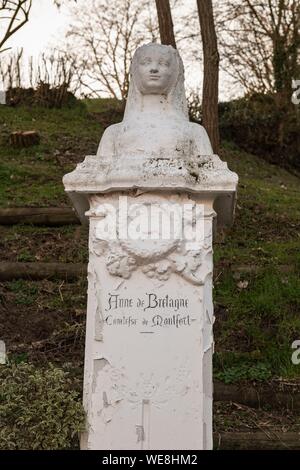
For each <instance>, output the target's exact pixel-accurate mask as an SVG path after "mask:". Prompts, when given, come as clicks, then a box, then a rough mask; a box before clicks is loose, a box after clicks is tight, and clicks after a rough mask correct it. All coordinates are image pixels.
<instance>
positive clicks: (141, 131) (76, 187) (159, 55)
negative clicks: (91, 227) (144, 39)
mask: <svg viewBox="0 0 300 470" xmlns="http://www.w3.org/2000/svg"><path fill="white" fill-rule="evenodd" d="M237 180H238V178H237V175H236V174H235V173H233V172H231V171H230V170H229V169H228V167H227V164H226V163H225V162H222V161H221V160H220V158H219V157H218V156H217V155H215V154H214V153H213V150H212V147H211V144H210V141H209V138H208V135H207V133H206V131H205V129H204V128H203V127H202V126H200V125H199V124H195V123H192V122H189V118H188V112H187V103H186V97H185V89H184V68H183V63H182V60H181V58H180V56H179V54H178V51H177V50H175V49H174V48H173V47H172V46H165V45H161V44H154V43H151V44H147V45H144V46H142V47H140V48H138V49H137V51H136V52H135V54H134V57H133V60H132V64H131V71H130V85H129V93H128V99H127V103H126V109H125V114H124V119H123V121H122V122H120V123H119V124H114V125H112V126H110V127H108V128H107V129H106V130H105V132H104V134H103V136H102V139H101V142H100V145H99V148H98V152H97V155H91V156H87V157H86V158H85V160H84V162H83V163H80V164H79V165H78V166H77V168H76V170H74V171H73V172H72V173H69V174H67V175H65V176H64V179H63V182H64V185H65V188H66V191H67V192H68V194H69V196H70V198H71V199H72V201H73V203H74V205H75V207H76V208H77V212H78V214H79V216H80V218H81V220H82V221H84V220H85V219H86V218H85V215H84V213H85V211H86V210H87V209H88V207H89V203H88V197H87V194H90V193H101V192H110V191H118V190H130V189H139V190H141V191H151V190H163V191H166V190H170V189H174V188H176V190H178V191H187V192H196V193H202V194H205V193H207V192H211V191H214V192H215V193H216V195H218V196H219V195H220V197H221V200H222V204H223V202H224V204H225V205H226V207H225V206H224V209H223V206H222V208H221V210H219V209H217V210H218V211H219V212H220V217H219V221H222V220H224V222H225V223H226V224H227V220H226V219H227V216H226V214H227V213H228V214H229V217H230V219H229V222H230V220H231V214H232V207H233V204H234V193H235V188H236V185H237ZM223 196H224V197H223ZM219 199H220V198H219ZM216 204H217V203H216ZM222 223H223V222H222Z"/></svg>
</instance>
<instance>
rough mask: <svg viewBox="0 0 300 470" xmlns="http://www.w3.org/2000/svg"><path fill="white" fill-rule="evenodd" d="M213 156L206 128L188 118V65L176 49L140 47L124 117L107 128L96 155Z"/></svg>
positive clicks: (108, 157)
mask: <svg viewBox="0 0 300 470" xmlns="http://www.w3.org/2000/svg"><path fill="white" fill-rule="evenodd" d="M212 154H213V150H212V147H211V144H210V141H209V138H208V135H207V133H206V131H205V129H204V128H203V127H202V126H200V125H199V124H195V123H192V122H189V119H188V111H187V103H186V97H185V89H184V68H183V63H182V60H181V58H180V56H179V54H178V52H177V50H176V49H174V48H173V47H172V46H165V45H161V44H154V43H151V44H148V45H144V46H142V47H140V48H138V49H137V51H136V52H135V54H134V57H133V60H132V64H131V70H130V86H129V93H128V99H127V103H126V109H125V114H124V119H123V121H122V122H121V123H119V124H115V125H112V126H110V127H108V128H107V129H106V131H105V132H104V134H103V137H102V139H101V142H100V145H99V148H98V152H97V156H98V157H99V158H102V159H105V160H107V159H114V158H118V157H122V156H123V157H126V158H129V157H130V156H133V157H136V156H137V155H141V156H143V157H144V158H145V157H146V158H147V157H149V158H160V159H164V158H172V159H176V157H177V158H181V159H187V160H188V159H190V158H195V157H198V156H201V155H212Z"/></svg>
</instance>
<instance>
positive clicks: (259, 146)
mask: <svg viewBox="0 0 300 470" xmlns="http://www.w3.org/2000/svg"><path fill="white" fill-rule="evenodd" d="M277 101H278V100H277V99H276V96H273V95H263V94H257V95H253V96H250V97H244V98H240V99H237V100H234V101H231V102H228V103H221V104H220V105H219V114H220V133H221V137H222V138H224V139H226V140H232V141H233V142H235V143H236V144H237V145H239V146H240V147H241V148H242V149H244V150H246V151H247V152H251V153H254V154H255V155H259V156H261V157H263V158H264V159H266V160H268V161H270V162H271V163H275V164H278V165H281V166H287V167H290V166H293V167H296V168H300V150H299V149H300V119H299V115H298V113H297V108H296V106H294V105H291V106H283V105H280V104H279V103H278V102H277Z"/></svg>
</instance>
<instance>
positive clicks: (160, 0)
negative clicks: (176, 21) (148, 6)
mask: <svg viewBox="0 0 300 470" xmlns="http://www.w3.org/2000/svg"><path fill="white" fill-rule="evenodd" d="M155 3H156V9H157V17H158V23H159V32H160V40H161V43H162V44H167V45H171V46H173V47H174V48H175V49H176V41H175V35H174V27H173V20H172V13H171V7H170V2H169V0H155Z"/></svg>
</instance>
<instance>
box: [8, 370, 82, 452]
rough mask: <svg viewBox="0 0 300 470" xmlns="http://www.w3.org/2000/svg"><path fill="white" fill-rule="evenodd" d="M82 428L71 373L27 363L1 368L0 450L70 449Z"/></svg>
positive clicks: (78, 398)
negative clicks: (40, 367)
mask: <svg viewBox="0 0 300 470" xmlns="http://www.w3.org/2000/svg"><path fill="white" fill-rule="evenodd" d="M83 427H84V411H83V408H82V405H81V400H80V397H79V393H78V392H77V391H75V390H74V383H73V380H71V378H70V376H69V374H68V372H66V371H64V370H62V369H58V368H56V367H54V366H52V365H50V366H49V367H48V368H47V369H38V368H36V367H34V366H33V365H32V364H26V363H20V364H11V365H7V366H2V367H1V368H0V449H5V450H37V449H39V450H52V449H71V448H74V447H77V436H78V433H79V432H81V431H82V430H83Z"/></svg>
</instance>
